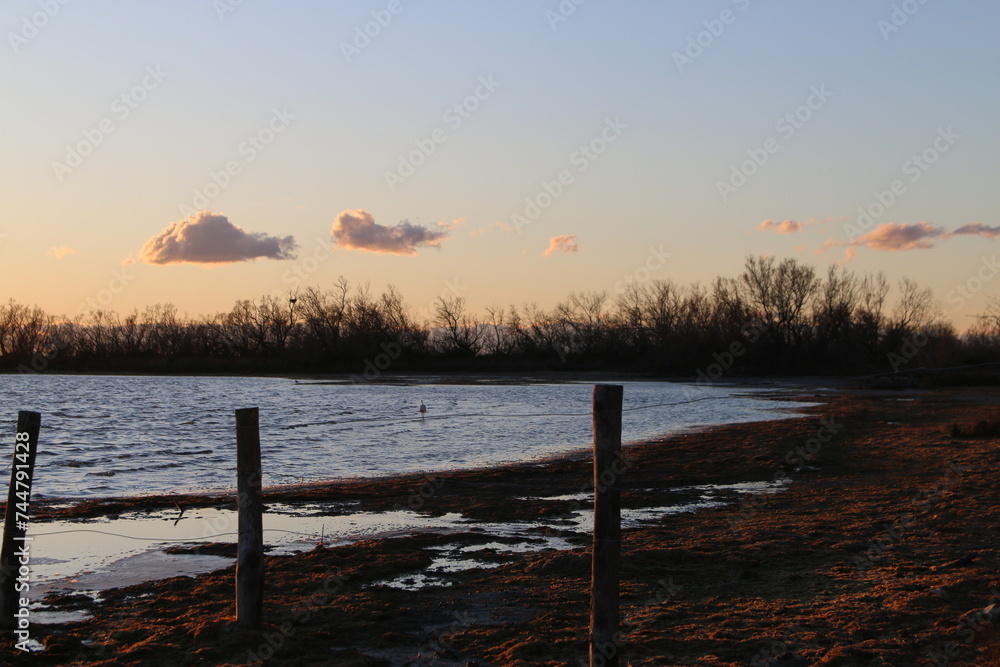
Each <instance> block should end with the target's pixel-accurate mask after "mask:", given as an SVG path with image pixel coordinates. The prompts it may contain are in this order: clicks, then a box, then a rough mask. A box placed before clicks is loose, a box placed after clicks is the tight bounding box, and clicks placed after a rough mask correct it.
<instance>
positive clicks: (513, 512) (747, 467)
mask: <svg viewBox="0 0 1000 667" xmlns="http://www.w3.org/2000/svg"><path fill="white" fill-rule="evenodd" d="M998 397H1000V392H997V391H994V390H980V389H977V390H949V391H941V392H919V393H918V392H883V393H856V392H848V391H844V392H842V393H841V394H840V395H838V396H833V397H830V398H828V399H826V400H825V405H824V406H823V407H821V408H810V409H808V410H807V412H806V414H807V415H808V416H806V417H803V418H802V419H796V420H789V421H782V422H770V423H760V424H751V425H741V426H731V427H724V428H718V429H714V430H711V431H707V432H703V433H698V434H693V435H688V436H682V437H676V438H670V439H665V440H663V441H660V442H654V443H650V444H647V445H642V446H639V447H635V448H632V449H631V450H630V453H631V456H632V461H633V464H632V465H633V467H632V469H631V470H630V471H629V472H628V473H627V474H626V476H625V478H624V479H623V480H622V481H621V482H620V484H621V485H623V486H626V487H636V488H654V489H666V488H668V487H676V486H682V485H685V484H695V483H709V482H714V483H725V482H737V481H747V480H764V479H771V478H773V477H774V476H775V475H776V474H777V475H781V474H784V475H787V476H789V477H790V478H791V479H792V480H793V484H791V486H790V487H789V489H788V490H787V491H785V492H783V493H779V494H772V495H767V496H758V497H757V500H756V501H751V502H745V503H743V504H742V505H739V504H737V505H732V506H729V507H724V508H716V509H710V510H703V511H700V512H697V513H690V514H678V515H671V516H666V517H664V518H663V519H662V520H660V521H659V522H657V523H653V524H649V525H648V527H645V528H641V529H631V530H628V531H627V532H626V533H625V536H624V539H623V545H622V548H623V571H622V613H623V626H624V629H625V630H626V633H627V634H626V636H625V638H624V640H623V641H622V642H621V643H620V645H618V646H617V647H615V648H616V650H617V651H618V652H619V653H620V655H622V656H623V659H622V664H634V665H754V664H755V665H784V666H786V667H787V666H792V665H831V666H833V665H838V666H839V665H844V666H847V665H901V666H902V665H906V666H910V665H918V664H923V663H926V664H940V665H944V664H951V665H977V664H978V665H997V664H1000V644H998V638H1000V633H998V630H997V628H998V627H1000V614H998V615H997V616H996V617H988V616H986V615H984V614H979V613H978V610H981V609H983V608H985V607H987V606H988V605H990V604H991V603H992V602H995V601H998V599H997V596H1000V570H998V567H997V565H998V563H1000V558H998V553H997V546H998V543H1000V511H998V500H1000V485H998V484H997V481H998V477H1000V475H998V473H997V471H998V469H1000V468H998V464H1000V447H998V445H1000V439H998V438H996V437H985V438H971V437H953V436H951V435H950V434H949V432H948V426H949V425H950V424H952V423H959V424H963V425H968V426H971V425H972V424H973V423H974V422H976V421H979V420H980V419H984V418H987V417H992V416H994V415H995V414H996V411H995V410H994V409H993V408H992V407H991V406H992V405H996V403H997V399H998ZM900 398H915V399H916V400H913V401H903V400H898V399H900ZM821 417H827V418H830V417H832V418H833V420H834V423H835V424H836V425H837V426H838V430H837V432H836V434H835V435H834V436H833V437H832V439H829V440H828V441H827V442H825V443H822V446H821V449H820V450H819V451H818V452H817V453H816V454H815V456H814V457H813V458H812V459H811V460H810V461H809V465H810V466H812V468H810V469H801V470H795V469H794V466H793V465H789V464H788V463H786V462H785V459H786V455H787V454H788V453H789V452H790V451H794V449H795V447H797V446H804V445H805V444H806V443H807V441H808V439H809V438H811V437H813V436H814V435H816V434H817V431H818V429H819V428H820V422H819V419H820V418H821ZM813 444H814V446H815V444H816V443H813ZM588 475H589V464H588V462H587V461H585V460H583V459H579V458H578V459H569V460H559V461H552V462H548V463H545V464H541V465H532V466H523V467H508V468H501V469H495V470H488V471H474V472H466V473H458V474H451V475H449V476H448V479H449V480H451V481H448V482H447V483H445V484H443V485H442V486H441V488H440V489H438V490H437V491H436V492H435V494H434V495H433V497H432V498H430V499H428V500H427V501H426V504H425V505H424V506H423V507H422V510H421V511H426V512H431V513H444V512H449V511H461V512H463V513H464V514H465V515H466V516H468V517H470V518H474V519H484V520H485V519H489V520H491V521H509V520H534V519H537V518H538V517H539V516H548V517H550V518H551V519H552V520H553V533H558V532H559V524H558V516H559V515H560V513H565V512H566V511H567V510H568V509H569V507H568V506H569V503H561V502H554V501H532V500H522V499H520V498H521V497H522V496H524V495H525V494H530V493H534V491H532V490H531V489H530V488H528V487H532V486H544V487H548V488H553V489H555V488H556V487H560V488H562V487H564V488H565V489H567V490H569V489H579V488H580V487H581V486H582V485H583V484H585V483H586V481H587V478H588ZM423 481H425V480H424V479H423V478H419V477H413V478H398V479H392V480H381V481H378V482H358V483H352V484H348V485H340V486H338V487H337V488H333V489H309V490H295V491H287V490H286V491H284V492H282V493H281V494H275V495H274V496H272V498H278V497H280V498H281V499H283V500H285V501H289V500H295V499H303V498H311V499H313V500H317V499H346V498H352V499H360V500H361V501H362V502H363V506H364V507H365V508H370V509H378V508H391V507H393V506H395V505H397V504H405V503H406V502H407V499H408V498H409V497H410V494H411V493H412V492H413V490H414V489H415V488H417V487H418V486H419V485H420V484H421V483H422V482H423ZM513 485H526V487H520V486H513ZM564 492H566V491H558V490H553V491H552V492H551V495H555V494H556V493H564ZM686 496H690V494H683V493H681V494H664V493H645V494H637V493H626V494H625V502H626V506H632V507H643V506H651V505H661V504H667V503H672V502H677V501H682V500H683V499H684V498H685V497H686ZM170 501H171V502H172V501H173V499H170ZM219 502H220V500H219V499H218V498H202V499H193V498H185V499H182V504H188V505H191V504H196V503H206V504H218V503H219ZM152 504H156V503H155V502H154V503H152ZM128 507H129V506H127V505H126V504H123V503H120V504H119V506H115V505H114V504H109V503H104V504H98V505H92V506H90V507H89V508H88V509H87V511H89V512H102V513H106V512H109V511H111V512H113V511H120V510H123V509H126V508H128ZM356 509H357V508H352V510H356ZM901 517H902V519H900V518H901ZM894 524H895V526H894ZM488 541H494V540H492V538H489V539H488V538H485V537H484V536H482V535H479V534H477V533H476V532H475V531H470V532H468V533H464V534H462V535H460V536H455V535H437V534H427V535H419V536H410V537H401V538H395V539H382V540H375V541H369V542H361V543H357V544H353V545H351V546H345V547H337V548H317V549H315V550H314V551H312V552H310V553H307V554H302V555H299V556H295V557H271V558H269V559H268V561H267V568H268V574H267V594H266V602H265V614H266V618H267V619H268V625H267V628H266V629H265V631H264V632H263V633H247V632H242V631H239V630H237V629H235V628H234V627H233V625H232V621H233V618H232V614H233V603H232V597H233V577H234V574H233V569H232V568H230V569H228V570H224V571H220V572H215V573H212V574H207V575H203V576H198V577H196V578H186V577H178V578H174V579H169V580H165V581H160V582H156V583H149V584H143V585H140V586H134V587H128V588H121V589H116V590H113V591H109V592H108V593H107V595H106V598H105V599H104V600H103V601H102V602H101V603H99V604H96V605H95V604H92V603H90V602H89V601H86V600H81V599H80V598H78V597H77V598H74V597H64V598H60V599H57V598H54V599H52V600H51V602H52V603H53V605H54V606H57V607H58V606H61V607H65V608H72V607H74V606H77V605H78V606H82V607H84V608H88V609H90V610H91V611H92V614H93V615H92V617H91V619H90V620H87V621H84V622H81V623H73V624H65V625H62V626H42V625H36V626H33V628H32V633H33V635H34V636H35V637H36V638H38V639H39V640H41V641H42V642H43V643H44V644H45V646H46V647H47V650H46V651H45V652H43V653H37V654H33V655H30V656H28V655H23V654H21V653H19V652H18V651H15V650H13V648H12V645H11V644H10V643H9V642H5V643H4V644H3V645H2V646H0V663H3V664H9V665H36V666H42V665H57V664H58V665H68V664H90V665H170V666H174V667H176V666H180V665H196V664H197V665H237V664H247V663H250V664H254V663H253V654H256V655H260V654H262V653H263V654H264V655H268V648H267V647H268V640H269V639H270V641H271V642H272V643H274V644H278V645H279V648H278V650H277V651H276V652H275V654H274V656H273V657H272V658H271V659H269V660H267V661H266V664H275V665H579V664H585V662H584V660H585V657H586V641H587V631H586V628H587V622H588V609H589V598H588V583H589V553H588V549H587V545H586V543H585V540H578V543H579V547H578V548H577V549H575V550H573V551H568V552H565V551H564V552H547V553H531V554H522V555H504V554H498V553H495V552H490V551H486V552H483V553H484V558H485V559H487V560H494V561H497V562H502V563H503V565H501V566H500V567H498V568H495V569H475V570H470V571H466V572H462V573H458V574H453V575H447V576H448V578H449V579H450V580H451V581H452V582H453V585H452V586H451V587H437V588H426V589H423V590H419V591H415V592H407V591H402V590H396V589H391V588H387V587H384V586H380V587H370V586H369V584H370V583H371V582H374V581H377V580H380V579H385V578H386V577H391V576H397V575H403V574H408V573H414V572H417V571H419V570H420V569H421V568H422V567H425V566H426V565H427V564H428V563H429V562H430V559H431V555H432V553H433V552H430V551H428V547H432V546H435V545H444V544H455V543H456V542H466V543H470V544H475V543H481V542H488ZM879 544H881V546H876V545H879ZM338 577H339V578H338ZM991 619H992V620H991ZM931 656H934V661H933V662H931V661H930V658H931Z"/></svg>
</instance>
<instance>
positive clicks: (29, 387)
mask: <svg viewBox="0 0 1000 667" xmlns="http://www.w3.org/2000/svg"><path fill="white" fill-rule="evenodd" d="M623 384H625V408H626V410H628V409H629V408H637V407H641V406H649V405H655V404H660V403H671V402H677V401H684V400H691V399H702V398H706V397H712V398H713V400H704V401H701V402H696V403H689V404H687V405H681V406H674V407H654V408H650V409H640V410H632V411H627V412H626V413H625V415H624V425H623V429H624V433H623V437H624V439H625V441H627V442H628V441H637V440H641V439H644V438H649V437H653V436H658V435H663V434H665V433H670V432H674V431H677V430H682V429H688V428H691V427H693V426H698V425H708V424H721V423H735V422H745V421H759V420H763V419H776V418H780V417H785V416H792V415H791V413H790V410H791V409H793V408H795V407H801V405H802V404H801V403H789V402H781V401H774V400H764V399H763V397H754V396H753V394H754V393H755V392H754V391H752V390H747V389H742V388H741V389H739V390H738V392H737V391H736V390H733V389H728V388H720V387H696V388H694V387H691V386H687V385H681V384H675V383H665V382H626V383H623ZM591 387H592V385H591V384H590V383H586V384H583V383H581V384H549V385H541V384H534V385H514V384H508V385H453V384H430V383H427V382H421V381H420V380H414V381H413V383H412V384H407V385H393V386H388V385H386V386H373V385H319V384H311V385H310V384H296V383H295V382H294V381H293V380H286V379H279V378H226V377H134V376H72V375H2V376H0V433H7V434H9V435H10V436H11V437H9V438H7V439H8V440H9V441H10V448H11V449H13V431H14V425H15V419H16V416H17V411H18V410H36V411H38V412H40V413H42V431H41V436H40V438H39V453H38V461H37V464H36V469H35V484H34V492H33V497H35V498H53V497H62V498H94V497H106V496H115V495H132V494H144V493H169V492H176V491H199V490H218V489H230V488H232V487H233V486H234V485H235V447H236V445H235V434H234V419H233V410H234V409H236V408H243V407H254V406H257V407H260V410H261V420H260V421H261V442H262V450H263V451H262V457H263V469H264V483H265V485H268V486H271V485H278V484H291V483H297V482H303V481H314V480H322V479H331V478H344V477H372V476H377V475H385V474H394V473H407V472H418V471H436V470H445V469H453V468H467V467H480V466H486V465H491V464H497V463H505V462H514V461H526V460H531V459H538V458H543V457H546V456H551V455H553V454H559V453H564V452H568V451H573V450H579V449H583V448H586V447H589V443H590V428H591V426H590V416H589V414H588V411H589V409H590V392H591ZM714 399H718V400H714ZM421 400H423V401H424V402H425V403H426V404H427V407H428V413H427V415H428V417H427V418H421V417H420V415H419V414H418V413H417V406H418V405H419V404H420V401H421ZM525 415H531V416H525ZM6 447H7V446H6V445H4V448H6ZM2 456H4V457H7V456H8V455H7V454H6V453H3V454H2ZM4 484H6V482H4Z"/></svg>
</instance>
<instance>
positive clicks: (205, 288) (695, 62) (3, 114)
mask: <svg viewBox="0 0 1000 667" xmlns="http://www.w3.org/2000/svg"><path fill="white" fill-rule="evenodd" d="M998 26H1000V4H997V3H995V2H990V1H987V0H967V1H963V2H952V3H945V2H942V1H940V0H922V1H921V0H905V1H902V0H893V1H888V0H843V1H840V2H822V3H820V2H802V1H801V0H800V1H797V2H792V1H791V0H784V1H772V2H762V1H760V0H713V1H698V2H695V1H693V0H692V1H687V2H680V1H674V2H648V1H647V2H637V1H620V2H613V3H612V2H610V1H608V0H561V1H560V0H532V1H527V0H504V1H503V2H468V1H467V0H466V1H464V2H459V1H458V0H442V1H439V2H432V1H431V0H422V1H421V0H376V1H371V2H369V1H364V2H329V1H327V2H320V1H318V0H316V1H313V0H302V1H299V2H294V3H283V4H279V3H276V2H263V1H262V0H175V1H173V2H170V3H165V2H163V3H150V2H144V3H136V2H124V1H120V0H118V1H111V0H108V1H104V2H99V3H94V2H91V3H86V2H77V1H73V0H34V1H22V0H8V1H7V2H4V3H3V5H2V7H0V29H2V32H3V34H4V39H3V43H2V44H0V85H2V89H3V91H4V95H3V97H2V99H0V119H2V121H3V122H2V124H0V132H2V137H3V138H2V144H0V146H2V150H0V196H2V201H3V207H2V209H0V210H2V213H0V280H2V286H3V292H2V293H0V296H2V297H3V298H4V299H7V298H13V299H15V300H17V301H19V302H22V303H29V304H37V305H39V306H41V307H42V308H44V309H45V310H47V311H49V312H52V313H58V314H64V315H67V316H70V317H72V316H74V315H76V314H78V313H80V312H83V311H85V310H87V309H88V308H92V307H94V306H99V307H102V308H106V309H114V310H117V311H119V312H126V311H129V310H131V309H133V308H138V309H140V310H141V309H143V308H144V307H146V306H147V305H150V304H154V303H168V302H169V303H173V304H175V305H176V306H177V307H178V309H179V310H180V311H181V312H182V313H187V314H189V315H190V316H192V317H195V316H200V315H208V314H212V313H215V312H220V311H227V310H229V309H230V307H231V306H232V304H233V303H234V302H235V301H236V300H238V299H254V298H259V297H260V296H262V295H265V294H274V295H280V296H281V297H282V298H284V297H286V296H287V295H288V294H289V292H290V291H294V290H295V289H299V290H302V289H305V288H306V287H309V286H315V287H320V288H327V287H330V286H332V284H333V283H334V281H336V280H337V278H338V276H344V277H345V278H347V279H348V280H349V281H350V282H352V283H356V284H357V283H363V282H366V281H369V282H370V283H371V287H372V289H373V290H374V291H376V292H378V291H381V290H382V289H384V288H385V287H386V286H387V285H389V284H393V285H395V286H396V287H398V288H399V290H400V291H401V292H402V294H403V296H404V298H405V299H406V301H407V302H408V303H409V304H411V306H413V307H414V308H416V309H418V310H424V311H426V309H427V307H428V305H429V304H431V303H432V302H433V300H434V299H435V298H437V297H438V296H441V295H446V296H461V297H462V298H464V299H466V302H467V304H468V305H469V307H470V308H471V309H472V310H474V311H481V310H482V309H483V308H484V307H485V306H487V305H490V304H496V305H508V304H521V303H525V302H535V303H537V304H538V305H539V306H541V307H543V308H550V307H552V306H554V305H555V304H556V303H557V302H558V301H560V300H562V299H564V298H565V297H566V296H568V295H569V293H571V292H584V291H607V292H608V293H609V294H610V295H611V296H614V295H615V294H616V292H617V291H619V290H620V289H621V288H622V286H623V285H624V284H627V283H628V282H633V281H638V282H642V281H645V280H651V279H664V280H673V281H675V282H679V283H684V284H687V283H691V282H695V281H698V282H701V283H702V284H708V283H710V282H711V281H712V280H713V279H714V278H715V277H716V276H719V275H725V276H735V275H737V274H738V273H739V272H740V270H741V268H742V265H743V262H744V258H745V257H746V256H747V255H774V256H776V257H778V258H785V257H794V258H796V259H798V260H800V261H803V262H806V263H809V264H812V265H815V266H816V267H817V268H818V269H819V270H820V271H821V272H825V270H826V267H827V266H829V265H832V264H838V263H840V264H845V265H846V266H848V267H849V268H850V269H852V270H854V271H856V272H859V273H864V272H873V271H879V270H884V271H885V272H886V273H887V274H888V276H889V277H890V279H891V280H892V281H893V282H896V281H898V280H899V279H900V278H902V277H904V276H905V277H910V278H913V279H916V280H918V281H919V282H920V284H921V285H923V286H926V287H931V288H932V289H933V290H934V293H935V296H936V297H937V298H938V300H939V303H940V306H941V312H942V316H943V317H945V318H946V319H949V320H951V321H953V322H954V323H955V324H956V326H958V327H959V329H960V330H961V329H964V328H965V327H966V326H968V325H969V324H970V323H971V322H972V321H973V316H974V315H975V314H976V313H980V312H983V310H984V308H985V305H986V303H987V299H988V297H990V296H991V295H994V294H1000V280H997V281H995V282H991V281H992V280H993V278H995V277H996V276H997V274H998V273H1000V264H997V263H996V262H995V261H994V260H995V257H996V253H997V251H998V247H997V244H996V241H995V237H996V236H997V235H998V234H1000V220H998V216H997V211H998V207H997V206H996V203H995V197H996V187H997V176H998V174H1000V166H998V157H997V156H998V152H997V149H998V147H1000V124H998V123H997V122H996V110H997V108H1000V99H998V98H1000V86H998V85H997V84H998V80H997V79H998V73H1000V42H998V41H997V40H996V39H995V36H996V32H997V28H998Z"/></svg>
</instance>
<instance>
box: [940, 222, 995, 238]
mask: <svg viewBox="0 0 1000 667" xmlns="http://www.w3.org/2000/svg"><path fill="white" fill-rule="evenodd" d="M952 234H954V235H955V236H958V235H960V234H968V235H974V236H985V237H986V238H988V239H995V238H996V237H997V236H1000V227H988V226H986V225H984V224H983V223H981V222H970V223H969V224H967V225H962V226H961V227H959V228H958V229H956V230H955V231H953V232H952Z"/></svg>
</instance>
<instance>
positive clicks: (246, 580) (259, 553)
mask: <svg viewBox="0 0 1000 667" xmlns="http://www.w3.org/2000/svg"><path fill="white" fill-rule="evenodd" d="M261 486H262V484H261V470H260V415H259V411H258V409H257V408H242V409H240V410H237V411H236V492H237V494H238V500H237V505H238V507H239V545H238V551H237V555H236V623H237V624H238V625H240V626H243V627H245V628H248V629H252V630H259V629H261V627H262V621H263V612H264V519H263V513H264V502H263V498H262V492H261Z"/></svg>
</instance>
